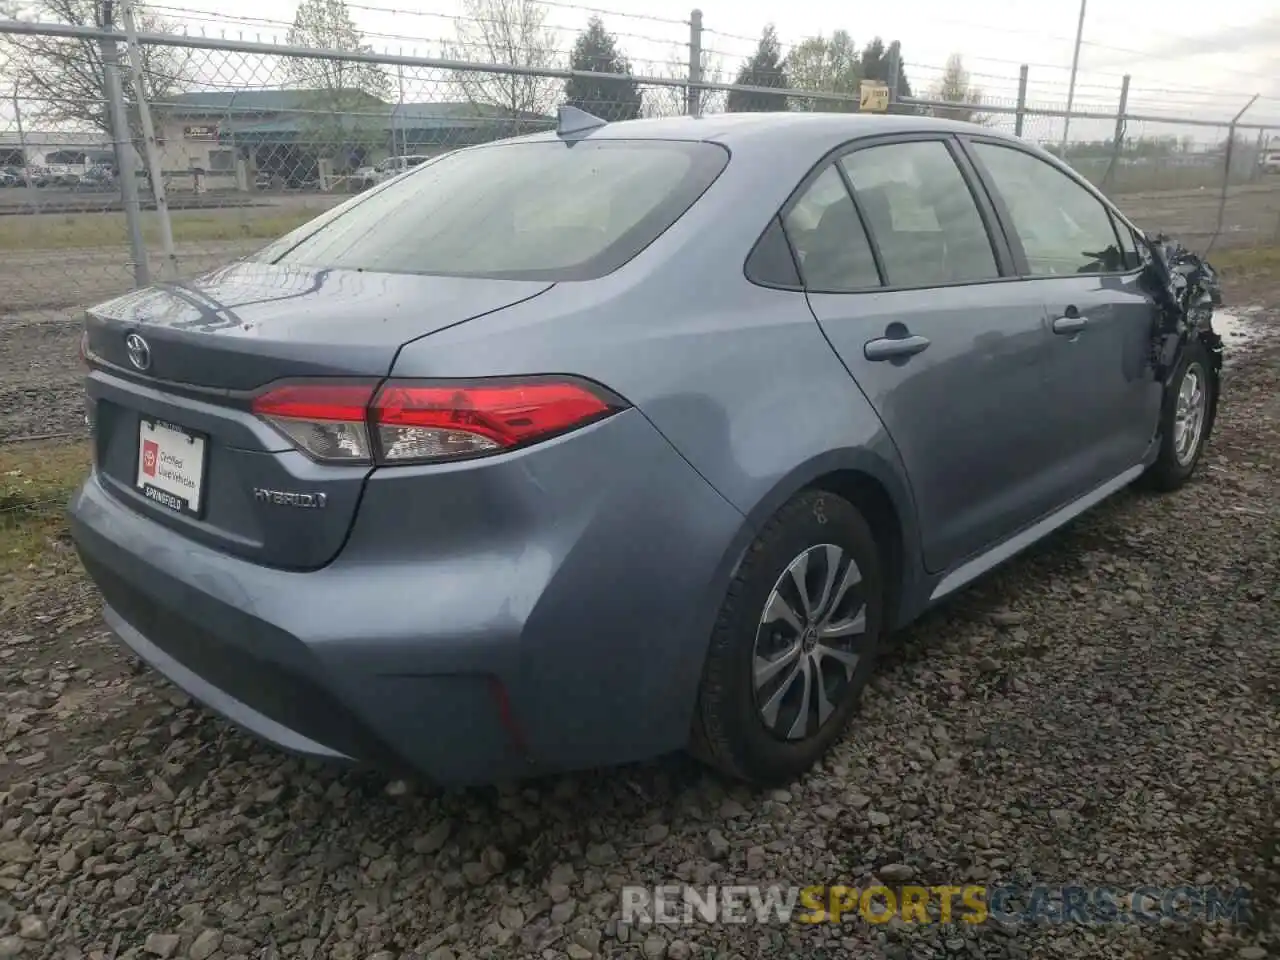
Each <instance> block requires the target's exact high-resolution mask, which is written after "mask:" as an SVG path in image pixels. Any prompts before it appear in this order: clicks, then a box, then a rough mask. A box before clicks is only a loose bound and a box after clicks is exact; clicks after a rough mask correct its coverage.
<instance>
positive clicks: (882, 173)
mask: <svg viewBox="0 0 1280 960" xmlns="http://www.w3.org/2000/svg"><path fill="white" fill-rule="evenodd" d="M840 163H841V164H842V165H843V166H844V169H845V172H846V173H847V174H848V175H849V180H850V182H851V183H852V184H853V192H854V195H855V196H856V197H857V198H858V206H859V208H860V209H861V210H862V213H863V216H865V217H866V220H867V229H868V230H870V231H871V236H872V237H873V238H874V240H875V243H876V247H877V248H878V249H879V251H880V260H881V263H882V264H883V266H884V272H885V274H886V276H885V282H886V283H887V284H889V285H890V286H894V287H919V286H932V285H935V284H947V283H972V282H975V281H981V280H991V279H994V278H996V277H998V276H999V275H1000V268H999V266H998V265H997V264H996V257H995V252H994V250H993V249H992V246H991V238H990V237H989V236H988V235H987V228H986V225H985V224H984V223H983V221H982V215H981V214H980V213H979V212H978V206H977V203H976V202H975V201H974V199H973V194H972V193H970V191H969V187H968V186H967V184H966V183H965V180H964V176H963V175H962V174H961V173H960V168H959V167H957V166H956V162H955V159H954V158H953V157H952V156H951V151H950V150H948V149H947V146H946V144H945V143H943V142H941V141H939V140H919V141H911V142H907V143H891V144H885V145H884V146H877V147H867V148H866V149H863V150H858V151H855V152H854V153H850V154H847V155H846V156H844V157H842V158H841V159H840Z"/></svg>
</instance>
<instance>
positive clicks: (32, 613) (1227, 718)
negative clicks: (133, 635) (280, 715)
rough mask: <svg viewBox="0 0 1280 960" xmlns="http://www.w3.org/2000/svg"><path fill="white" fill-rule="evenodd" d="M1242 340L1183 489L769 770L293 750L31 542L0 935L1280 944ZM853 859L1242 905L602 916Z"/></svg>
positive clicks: (401, 945)
mask: <svg viewBox="0 0 1280 960" xmlns="http://www.w3.org/2000/svg"><path fill="white" fill-rule="evenodd" d="M1268 292H1269V293H1270V294H1271V297H1270V299H1269V300H1268V302H1270V303H1272V304H1275V303H1277V302H1280V298H1277V297H1276V296H1275V294H1276V293H1277V291H1276V290H1275V289H1274V288H1272V289H1271V290H1270V291H1268ZM1254 321H1255V323H1256V324H1260V325H1261V326H1262V327H1265V326H1268V325H1270V326H1272V327H1280V313H1277V312H1276V311H1271V312H1270V313H1266V312H1259V313H1255V315H1254ZM1242 352H1243V353H1244V356H1243V357H1242V358H1241V359H1238V360H1237V361H1236V362H1234V363H1233V364H1232V367H1231V370H1230V374H1229V377H1228V381H1227V386H1226V399H1225V402H1224V407H1223V411H1222V414H1221V419H1220V421H1219V425H1218V432H1217V434H1216V436H1215V439H1214V440H1213V442H1212V444H1211V446H1210V448H1209V451H1208V453H1207V454H1206V460H1205V461H1204V463H1203V465H1202V469H1201V470H1200V471H1199V472H1198V474H1197V478H1196V480H1195V481H1194V482H1193V483H1192V484H1190V485H1189V486H1188V487H1187V488H1186V489H1184V490H1183V491H1181V492H1179V493H1178V494H1175V495H1172V496H1169V497H1163V498H1161V497H1149V496H1143V495H1139V494H1137V493H1126V494H1123V495H1121V496H1119V497H1117V498H1115V499H1114V500H1113V501H1111V502H1109V503H1107V504H1105V505H1104V506H1103V507H1102V508H1100V509H1099V510H1097V511H1095V512H1093V513H1092V514H1090V515H1088V516H1087V517H1085V518H1082V519H1081V520H1080V521H1078V522H1076V523H1075V524H1073V525H1071V526H1070V527H1069V528H1068V529H1067V530H1065V531H1063V532H1062V533H1060V534H1059V535H1058V536H1056V537H1054V538H1053V539H1052V540H1051V541H1050V542H1048V543H1045V544H1043V545H1041V546H1040V547H1038V548H1036V549H1035V550H1033V551H1032V552H1031V553H1030V554H1029V555H1026V556H1024V557H1022V558H1020V559H1018V560H1016V561H1014V562H1013V563H1012V564H1010V565H1008V566H1006V567H1005V568H1003V569H1002V570H1001V571H999V572H997V573H996V574H995V575H994V576H992V577H990V578H988V579H987V580H985V581H984V582H983V583H981V584H979V585H978V586H977V587H975V588H973V589H970V590H968V591H965V592H964V593H963V595H962V596H960V597H959V598H957V599H956V600H955V601H953V602H952V603H950V604H949V605H947V606H946V607H945V608H943V609H940V610H938V611H936V612H934V613H932V614H931V615H929V616H928V617H927V618H926V619H925V620H924V621H923V622H922V623H920V624H918V625H917V626H916V627H914V628H913V629H911V630H910V631H908V632H906V633H905V634H904V635H903V636H902V637H901V643H900V645H899V646H898V647H897V649H896V650H895V652H894V653H893V654H892V655H891V656H890V657H889V659H888V660H887V662H886V663H885V664H884V666H883V668H882V670H881V673H880V676H879V678H878V679H877V680H876V681H875V682H874V685H873V688H872V689H871V690H869V692H868V696H867V698H866V703H865V707H864V709H863V711H862V713H861V714H860V715H859V717H858V718H857V721H856V726H855V727H854V728H853V730H852V731H851V732H850V734H849V735H848V736H847V737H846V738H845V740H844V741H843V742H842V743H841V744H840V745H839V747H838V748H837V749H836V751H835V752H834V754H833V755H832V757H831V758H830V760H829V762H827V763H826V764H824V766H823V767H822V768H821V769H820V770H817V771H815V772H813V773H812V774H811V775H809V776H807V777H805V778H804V779H803V781H801V782H798V783H796V784H795V785H794V786H792V787H791V788H790V789H788V790H786V791H774V792H766V793H759V792H755V791H752V790H748V789H745V788H742V787H740V786H738V785H735V784H731V783H728V782H725V781H723V780H720V779H717V778H716V777H714V776H712V775H710V774H708V773H705V772H704V771H703V770H702V769H701V768H699V767H697V766H696V765H695V764H694V763H693V762H691V761H688V760H685V759H683V758H673V759H668V760H663V761H660V762H655V763H652V764H647V765H642V766H635V767H628V768H624V769H620V770H614V771H606V772H600V773H595V774H583V775H575V776H564V777H556V778H550V779H546V780H541V781H536V782H532V783H527V784H522V785H518V786H512V787H509V788H501V789H498V788H495V789H485V790H471V791H463V792H452V793H446V794H443V795H442V794H438V793H434V792H431V791H429V790H426V789H424V788H420V787H417V786H415V785H412V784H406V783H402V782H393V783H388V782H386V781H385V780H384V779H379V778H377V777H375V776H373V775H369V774H356V773H351V772H343V771H339V770H335V769H331V768H327V767H323V766H319V765H315V764H311V763H307V762H302V761H299V760H296V759H292V758H288V757H285V756H283V755H281V754H279V753H277V752H275V751H273V750H272V749H270V748H268V747H265V746H263V745H261V744H259V743H257V742H256V741H254V740H252V739H250V738H248V737H246V736H244V735H242V734H240V733H238V732H236V731H235V730H233V729H231V728H229V727H228V726H227V725H225V724H224V723H222V722H221V721H220V720H218V719H216V718H214V717H212V716H210V715H209V714H208V713H207V712H205V711H204V710H203V709H201V708H199V707H197V706H194V705H193V704H191V703H189V702H188V701H187V699H186V698H185V697H184V696H182V695H181V694H179V693H178V692H176V691H175V690H174V689H173V688H172V687H170V686H169V685H168V684H167V683H165V682H164V681H162V680H160V679H158V678H157V677H156V676H155V675H153V674H150V673H149V672H142V673H139V672H136V671H135V670H134V669H133V668H132V664H131V662H130V661H129V659H128V658H127V657H126V656H125V655H124V654H123V653H121V652H120V651H119V650H118V649H117V648H116V647H115V646H114V645H113V644H112V643H111V642H110V640H109V639H108V637H107V635H106V633H105V631H104V629H103V626H102V623H101V620H100V618H99V615H98V606H97V599H96V596H95V594H94V592H93V590H92V588H91V587H90V586H89V585H87V584H86V583H85V582H84V580H83V579H82V577H81V575H80V574H79V573H78V568H77V567H76V564H75V560H74V557H73V554H72V553H71V551H70V549H69V547H68V546H67V544H66V543H65V542H63V541H56V542H52V543H51V544H50V551H49V553H48V556H47V558H46V561H45V563H44V565H43V566H41V567H39V568H38V569H33V570H30V571H28V573H29V574H30V576H29V577H24V578H23V580H22V584H23V588H24V592H23V593H22V595H21V596H16V595H14V594H13V593H10V594H9V595H8V596H6V597H5V598H4V600H3V601H0V958H11V957H21V958H24V960H25V958H31V957H51V958H52V957H57V958H67V960H74V958H77V957H80V956H87V957H90V958H92V960H120V958H131V957H139V958H142V957H158V958H162V960H163V958H170V957H174V958H180V957H190V958H192V960H229V958H247V957H253V958H273V960H274V958H278V957H285V958H294V957H297V958H301V960H310V958H332V960H357V958H366V960H408V958H419V957H421V958H428V957H429V958H431V960H448V958H458V960H461V958H481V957H487V956H494V957H522V958H523V957H548V958H553V957H555V958H558V957H566V956H567V957H573V958H577V960H585V958H587V957H589V956H591V955H600V956H614V957H622V956H628V957H632V956H634V957H645V958H660V957H664V956H665V957H668V958H671V960H681V958H690V957H734V956H737V957H743V958H746V957H760V956H769V957H823V956H826V957H834V956H843V957H885V958H900V960H908V958H910V960H923V958H942V957H975V958H976V957H1002V958H1003V957H1009V958H1033V960H1041V958H1059V957H1061V958H1067V957H1070V958H1111V957H1152V958H1155V957H1162V958H1172V957H1187V958H1191V957H1205V958H1216V957H1223V958H1235V960H1262V958H1264V957H1268V956H1276V955H1280V918H1278V914H1280V909H1278V908H1280V801H1278V799H1277V790H1276V784H1277V781H1278V780H1280V645H1278V644H1277V638H1278V637H1280V493H1278V486H1280V340H1277V339H1274V338H1272V339H1266V338H1259V339H1257V340H1255V342H1254V343H1253V344H1252V345H1251V346H1250V347H1249V348H1248V350H1247V351H1242ZM6 593H9V591H8V589H7V588H6ZM15 593H16V591H15ZM640 722H642V721H640ZM872 877H879V878H881V879H886V880H889V879H895V880H901V879H903V878H905V877H911V878H912V879H913V881H915V882H922V883H927V884H939V883H953V884H960V883H964V882H969V881H977V882H988V883H994V882H1007V881H1017V880H1022V881H1030V880H1032V879H1034V880H1036V881H1040V882H1044V883H1049V884H1056V883H1080V884H1114V885H1116V886H1119V887H1121V888H1130V889H1131V888H1134V887H1137V886H1139V885H1152V886H1172V885H1177V884H1182V883H1197V884H1214V885H1222V886H1225V887H1228V888H1230V887H1234V886H1235V885H1236V884H1237V883H1240V884H1245V885H1246V886H1247V887H1248V888H1249V889H1250V890H1251V891H1252V905H1253V921H1252V924H1251V925H1250V926H1248V927H1236V928H1231V929H1227V928H1212V929H1211V928H1206V927H1203V926H1196V925H1177V924H1175V925H1170V926H1160V927H1156V928H1154V929H1152V928H1143V929H1138V928H1132V927H1129V928H1124V927H1120V928H1114V927H1109V928H1091V927H1085V926H1075V927H1069V926H1059V927H1048V926H1038V927H1017V928H1008V927H1003V926H1001V925H1000V924H998V923H995V922H988V923H986V924H983V925H980V926H977V927H965V926H964V925H960V924H957V925H946V926H943V925H938V924H933V925H926V926H905V925H901V924H900V923H899V922H898V921H893V922H891V923H890V924H888V925H886V926H871V925H868V924H866V923H864V922H862V921H853V922H851V923H848V924H846V925H845V926H844V927H842V928H841V927H830V926H823V927H805V926H800V925H791V926H781V925H768V926H757V925H751V926H709V925H697V926H691V927H680V928H677V929H674V930H673V929H670V928H662V929H660V930H658V929H649V930H641V929H636V928H627V927H625V926H621V925H620V924H619V923H618V921H617V916H618V911H619V904H618V897H617V892H616V891H617V890H618V888H619V887H620V886H621V885H622V884H624V883H637V884H646V885H653V884H659V883H676V882H681V881H682V880H687V881H693V882H697V883H710V882H716V883H733V882H738V883H760V884H770V883H794V884H798V885H807V884H814V883H849V884H857V885H860V886H864V885H866V884H867V882H868V881H869V880H870V878H872Z"/></svg>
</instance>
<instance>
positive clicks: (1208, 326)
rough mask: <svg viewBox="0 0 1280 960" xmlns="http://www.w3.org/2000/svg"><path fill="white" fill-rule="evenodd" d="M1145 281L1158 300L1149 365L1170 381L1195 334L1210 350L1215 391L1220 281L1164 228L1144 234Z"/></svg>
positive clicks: (1219, 363)
mask: <svg viewBox="0 0 1280 960" xmlns="http://www.w3.org/2000/svg"><path fill="white" fill-rule="evenodd" d="M1146 245H1147V256H1146V258H1145V259H1146V266H1145V269H1144V270H1143V279H1144V281H1145V286H1146V287H1147V290H1148V292H1149V293H1151V295H1152V297H1154V299H1155V302H1156V319H1155V323H1154V324H1153V329H1152V335H1151V365H1152V368H1153V370H1154V373H1155V376H1156V379H1157V380H1159V381H1160V382H1161V383H1163V384H1165V385H1166V386H1168V384H1169V381H1170V379H1171V378H1172V377H1173V376H1174V374H1175V373H1177V370H1178V366H1179V364H1180V363H1181V362H1182V356H1183V352H1184V351H1185V350H1186V348H1187V345H1188V344H1190V343H1192V342H1193V341H1194V340H1196V339H1198V340H1199V341H1200V343H1202V344H1203V345H1204V348H1205V350H1206V352H1207V353H1208V354H1209V358H1210V363H1211V366H1212V373H1213V378H1214V386H1215V389H1214V396H1215V398H1216V396H1217V392H1218V391H1217V389H1216V387H1217V380H1218V377H1219V375H1220V373H1221V370H1222V349H1223V348H1222V338H1221V337H1220V336H1218V334H1217V333H1216V332H1215V331H1214V329H1213V308H1214V307H1217V306H1221V305H1222V287H1221V284H1220V283H1219V281H1218V275H1217V273H1216V272H1215V271H1214V269H1213V267H1211V266H1209V264H1208V262H1207V261H1205V260H1204V259H1202V258H1201V257H1199V256H1197V255H1196V254H1194V253H1192V252H1191V251H1190V250H1188V249H1187V248H1186V247H1184V246H1183V245H1182V244H1180V243H1178V242H1177V241H1176V240H1172V239H1170V238H1169V237H1167V236H1165V235H1164V234H1157V235H1156V236H1155V237H1151V238H1147V243H1146Z"/></svg>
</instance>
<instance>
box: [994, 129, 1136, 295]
mask: <svg viewBox="0 0 1280 960" xmlns="http://www.w3.org/2000/svg"><path fill="white" fill-rule="evenodd" d="M973 150H974V153H975V154H976V155H977V156H978V158H979V160H981V162H982V164H983V166H985V167H986V168H987V171H988V173H989V174H990V176H991V181H992V183H993V185H994V186H995V189H996V190H997V191H998V192H999V194H1000V196H1001V198H1002V199H1003V200H1004V204H1005V207H1006V208H1007V209H1008V211H1009V217H1010V219H1011V220H1012V221H1013V228H1014V230H1016V231H1017V233H1018V237H1019V238H1020V239H1021V241H1022V249H1023V251H1024V252H1025V253H1026V256H1027V266H1028V268H1029V270H1030V273H1031V275H1032V276H1036V277H1056V276H1070V275H1075V274H1082V273H1085V274H1087V273H1114V272H1116V271H1119V270H1123V269H1125V260H1124V255H1123V253H1122V251H1121V250H1120V247H1119V246H1118V244H1119V241H1118V240H1117V238H1116V232H1115V229H1114V228H1113V227H1112V225H1111V214H1110V213H1109V212H1108V211H1107V208H1106V207H1105V206H1103V204H1102V203H1101V202H1100V201H1099V200H1098V198H1097V197H1095V196H1094V195H1093V194H1092V193H1090V192H1089V191H1088V190H1086V189H1085V188H1084V187H1082V186H1081V185H1080V184H1078V183H1076V182H1075V181H1074V180H1072V179H1071V178H1070V177H1069V176H1067V175H1066V174H1065V173H1063V172H1062V171H1061V170H1058V169H1056V168H1054V167H1053V166H1050V165H1049V164H1048V163H1046V162H1045V161H1043V160H1041V159H1040V158H1039V157H1036V156H1033V155H1032V154H1029V153H1026V152H1024V151H1022V150H1019V149H1017V148H1016V147H1003V146H997V145H995V144H990V143H975V144H973Z"/></svg>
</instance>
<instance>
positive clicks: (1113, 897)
mask: <svg viewBox="0 0 1280 960" xmlns="http://www.w3.org/2000/svg"><path fill="white" fill-rule="evenodd" d="M895 917H898V918H900V919H901V920H902V922H904V923H919V924H927V923H964V924H973V925H976V924H980V923H984V922H986V921H987V920H988V919H992V920H996V921H999V922H1001V923H1003V924H1039V923H1049V924H1084V925H1104V924H1117V925H1128V924H1157V923H1161V922H1166V923H1168V922H1173V923H1179V922H1181V923H1191V922H1193V921H1194V922H1200V923H1232V924H1247V923H1248V922H1249V918H1250V917H1249V893H1248V891H1247V890H1246V889H1244V888H1243V887H1235V888H1232V889H1227V888H1224V887H1207V886H1180V887H1150V886H1140V887H1135V888H1132V889H1122V888H1120V887H1115V886H1073V885H1052V884H1032V885H1028V886H1017V885H1011V884H1009V885H1000V886H994V885H993V886H987V885H983V884H967V885H962V886H951V885H939V886H928V887H926V886H902V887H896V888H890V887H886V886H882V885H874V886H868V887H862V888H859V887H853V886H843V885H812V886H807V887H782V886H769V887H763V886H708V887H695V886H691V885H686V884H670V885H665V886H658V887H639V886H628V887H623V888H622V891H621V919H622V921H623V922H624V923H628V924H662V925H668V926H679V925H686V926H687V925H692V924H717V923H737V924H742V923H756V924H787V923H804V924H818V923H849V922H853V921H862V922H865V923H871V924H882V923H888V922H889V921H890V920H892V919H894V918H895Z"/></svg>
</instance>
